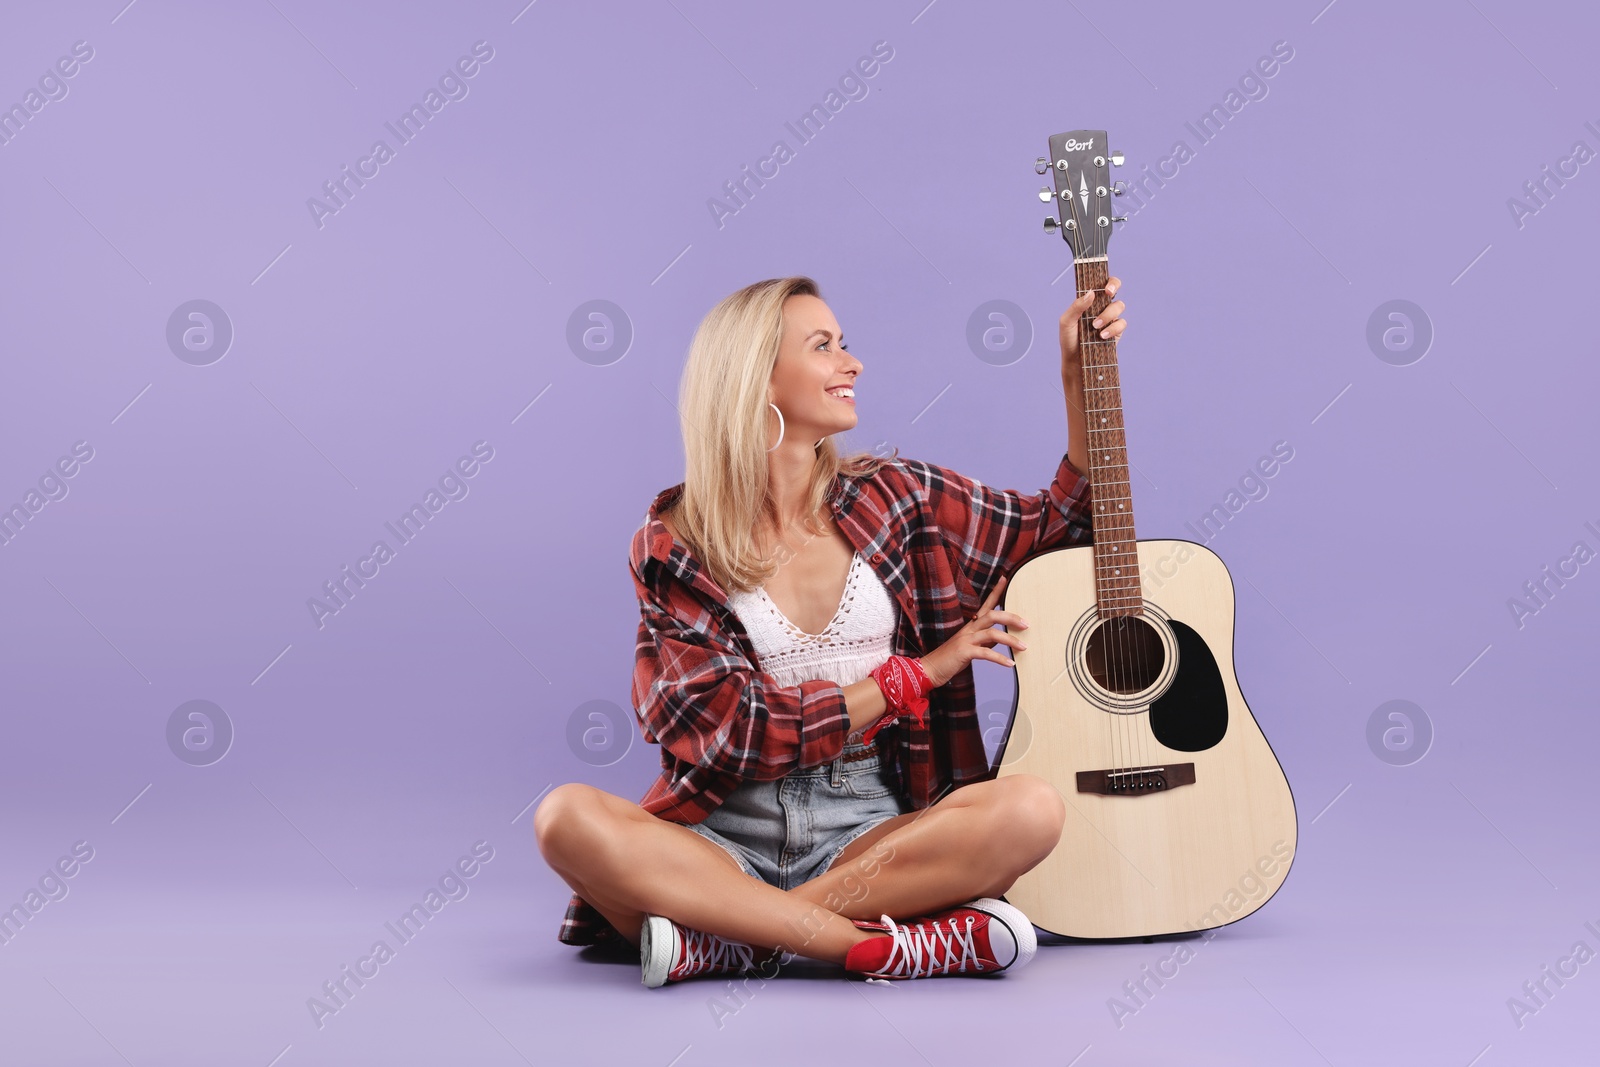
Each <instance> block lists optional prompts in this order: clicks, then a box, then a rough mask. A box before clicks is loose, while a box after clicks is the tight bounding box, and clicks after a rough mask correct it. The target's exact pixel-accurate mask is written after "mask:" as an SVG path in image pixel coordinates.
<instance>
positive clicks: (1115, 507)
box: [1073, 255, 1144, 617]
mask: <svg viewBox="0 0 1600 1067" xmlns="http://www.w3.org/2000/svg"><path fill="white" fill-rule="evenodd" d="M1073 270H1074V271H1075V272H1076V273H1077V279H1078V292H1079V294H1082V293H1085V292H1088V291H1089V290H1091V289H1092V290H1094V291H1095V299H1094V303H1093V304H1091V305H1090V306H1089V310H1088V311H1087V312H1085V313H1084V316H1083V318H1082V319H1080V320H1079V322H1078V336H1079V337H1080V338H1082V339H1083V340H1082V344H1081V347H1082V352H1083V402H1084V418H1086V419H1088V420H1089V469H1088V471H1087V472H1086V473H1087V474H1088V476H1089V483H1090V485H1091V486H1093V502H1094V512H1093V527H1094V558H1095V599H1096V601H1097V602H1098V604H1099V608H1100V615H1101V616H1102V617H1106V616H1112V615H1137V614H1139V612H1140V610H1141V609H1142V607H1143V603H1144V600H1143V595H1142V593H1141V592H1140V585H1139V549H1138V546H1137V544H1136V543H1135V542H1136V540H1137V539H1136V538H1135V536H1134V529H1133V494H1132V493H1131V492H1130V491H1129V490H1130V488H1131V485H1130V480H1129V478H1128V438H1127V434H1126V432H1125V431H1124V428H1123V422H1122V379H1121V376H1120V374H1119V372H1118V370H1117V341H1116V338H1111V339H1109V340H1107V339H1102V338H1101V337H1100V336H1099V330H1097V329H1095V328H1094V327H1093V326H1091V325H1090V323H1091V322H1092V321H1093V319H1094V317H1095V316H1096V315H1098V314H1100V312H1102V311H1104V310H1105V308H1106V306H1107V305H1108V304H1110V303H1111V299H1112V298H1111V297H1109V296H1107V295H1106V292H1105V287H1106V279H1107V278H1109V277H1110V276H1111V269H1110V266H1109V264H1108V261H1107V259H1106V257H1105V256H1104V255H1100V256H1083V257H1079V258H1078V259H1076V260H1075V261H1074V264H1073Z"/></svg>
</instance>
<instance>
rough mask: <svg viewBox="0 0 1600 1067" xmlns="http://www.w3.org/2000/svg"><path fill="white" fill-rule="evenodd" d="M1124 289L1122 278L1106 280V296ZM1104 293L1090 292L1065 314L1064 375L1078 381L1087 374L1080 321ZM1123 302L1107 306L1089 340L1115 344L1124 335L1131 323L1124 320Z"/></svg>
mask: <svg viewBox="0 0 1600 1067" xmlns="http://www.w3.org/2000/svg"><path fill="white" fill-rule="evenodd" d="M1121 288H1122V279H1121V278H1107V279H1106V296H1108V297H1109V296H1116V295H1117V290H1118V289H1121ZM1099 295H1100V294H1099V293H1096V292H1088V293H1084V294H1083V295H1081V296H1079V297H1078V299H1076V300H1074V301H1073V302H1072V304H1071V306H1069V307H1068V308H1067V310H1066V311H1064V312H1063V313H1062V315H1061V376H1062V377H1063V378H1068V379H1070V378H1074V377H1076V376H1077V375H1079V374H1081V373H1082V372H1083V348H1082V344H1081V340H1080V338H1079V337H1078V322H1079V320H1080V319H1081V317H1082V316H1083V315H1086V314H1088V311H1089V308H1090V307H1091V306H1092V305H1093V304H1094V301H1095V298H1096V297H1098V296H1099ZM1122 311H1123V307H1122V301H1120V300H1114V301H1112V302H1111V303H1110V304H1107V305H1106V308H1105V310H1104V311H1102V312H1100V314H1099V315H1097V316H1095V318H1094V319H1093V321H1092V324H1091V328H1092V329H1093V330H1094V333H1093V335H1092V336H1089V337H1087V338H1083V339H1082V340H1088V341H1115V340H1116V339H1117V338H1118V337H1120V336H1122V331H1123V330H1125V329H1127V326H1128V321H1127V320H1126V319H1124V318H1123V317H1122Z"/></svg>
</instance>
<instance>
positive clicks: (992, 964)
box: [844, 897, 1039, 978]
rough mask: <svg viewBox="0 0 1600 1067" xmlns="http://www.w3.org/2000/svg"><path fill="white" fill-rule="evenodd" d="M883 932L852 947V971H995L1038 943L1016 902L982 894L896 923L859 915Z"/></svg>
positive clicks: (910, 974)
mask: <svg viewBox="0 0 1600 1067" xmlns="http://www.w3.org/2000/svg"><path fill="white" fill-rule="evenodd" d="M853 921H854V922H855V924H856V926H858V927H860V928H861V929H863V930H873V931H882V932H883V933H884V934H885V935H886V936H883V937H869V938H867V939H866V940H865V941H862V942H860V943H859V944H857V945H854V946H852V947H851V949H850V951H849V953H848V954H846V956H845V961H844V967H845V970H846V971H847V972H850V973H852V974H856V975H860V976H861V977H863V978H945V977H956V976H961V975H967V976H975V975H988V974H995V973H997V972H1000V971H1005V970H1011V969H1015V968H1017V967H1021V966H1022V965H1023V964H1025V963H1027V962H1028V961H1029V960H1031V959H1033V956H1034V952H1035V951H1037V949H1038V947H1039V941H1038V938H1037V937H1036V936H1035V935H1034V932H1033V924H1032V923H1031V922H1029V921H1028V918H1027V916H1025V915H1023V914H1022V912H1021V911H1019V910H1018V909H1017V908H1016V907H1014V906H1013V905H1010V904H1007V903H1006V902H1005V901H1003V900H996V899H994V898H993V897H981V898H979V899H978V900H974V901H971V902H970V903H967V904H964V905H962V906H961V907H959V908H950V909H948V910H946V911H941V912H939V913H938V914H936V915H930V916H928V917H926V918H923V919H913V920H909V921H907V922H905V923H896V922H895V921H894V920H893V919H891V918H890V917H889V916H887V915H885V916H883V917H882V920H881V921H879V920H875V919H855V920H853Z"/></svg>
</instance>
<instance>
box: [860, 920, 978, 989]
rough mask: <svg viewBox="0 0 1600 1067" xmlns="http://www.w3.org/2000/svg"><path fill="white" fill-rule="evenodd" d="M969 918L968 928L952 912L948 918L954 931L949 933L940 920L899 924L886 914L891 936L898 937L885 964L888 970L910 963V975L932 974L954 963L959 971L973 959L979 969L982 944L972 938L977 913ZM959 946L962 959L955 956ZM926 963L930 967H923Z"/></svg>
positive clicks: (963, 970)
mask: <svg viewBox="0 0 1600 1067" xmlns="http://www.w3.org/2000/svg"><path fill="white" fill-rule="evenodd" d="M966 920H967V928H966V930H965V931H962V930H961V929H960V928H959V927H958V926H957V925H956V917H955V916H954V915H952V916H950V918H949V919H948V920H946V921H947V922H949V924H950V932H949V933H948V934H946V933H945V932H944V930H942V929H941V928H940V926H939V924H938V922H930V923H928V924H927V926H926V927H922V926H915V927H912V926H898V925H896V924H895V921H894V920H893V919H891V918H889V916H887V915H885V916H883V921H884V922H885V923H887V924H888V926H889V936H890V937H891V938H893V939H894V944H893V945H891V946H890V948H889V959H888V962H886V963H885V964H884V965H883V970H884V973H887V974H897V973H899V972H898V971H896V970H895V968H896V967H900V968H902V969H905V968H908V967H909V968H910V973H909V974H907V975H906V977H907V978H918V977H929V976H931V975H933V974H935V973H936V972H937V971H948V970H949V969H950V967H951V965H952V964H954V965H955V969H956V970H957V971H961V972H965V971H966V969H967V961H969V960H970V961H972V965H973V970H977V969H978V946H977V945H976V944H975V943H974V942H973V938H972V923H973V917H972V916H971V915H968V916H966ZM957 946H960V949H961V955H960V957H959V959H957V958H955V953H956V947H957ZM941 956H942V959H941V958H940V957H941ZM923 967H926V968H927V970H923V969H922V968H923Z"/></svg>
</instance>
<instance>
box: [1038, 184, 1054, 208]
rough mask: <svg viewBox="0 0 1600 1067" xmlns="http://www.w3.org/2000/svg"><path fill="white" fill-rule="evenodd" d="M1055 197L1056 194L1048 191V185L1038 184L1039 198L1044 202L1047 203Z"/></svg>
mask: <svg viewBox="0 0 1600 1067" xmlns="http://www.w3.org/2000/svg"><path fill="white" fill-rule="evenodd" d="M1055 198H1056V195H1055V194H1054V193H1052V192H1051V191H1050V187H1049V186H1048V185H1041V186H1039V199H1040V200H1042V201H1044V202H1045V203H1046V204H1048V203H1049V202H1050V201H1052V200H1054V199H1055Z"/></svg>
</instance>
